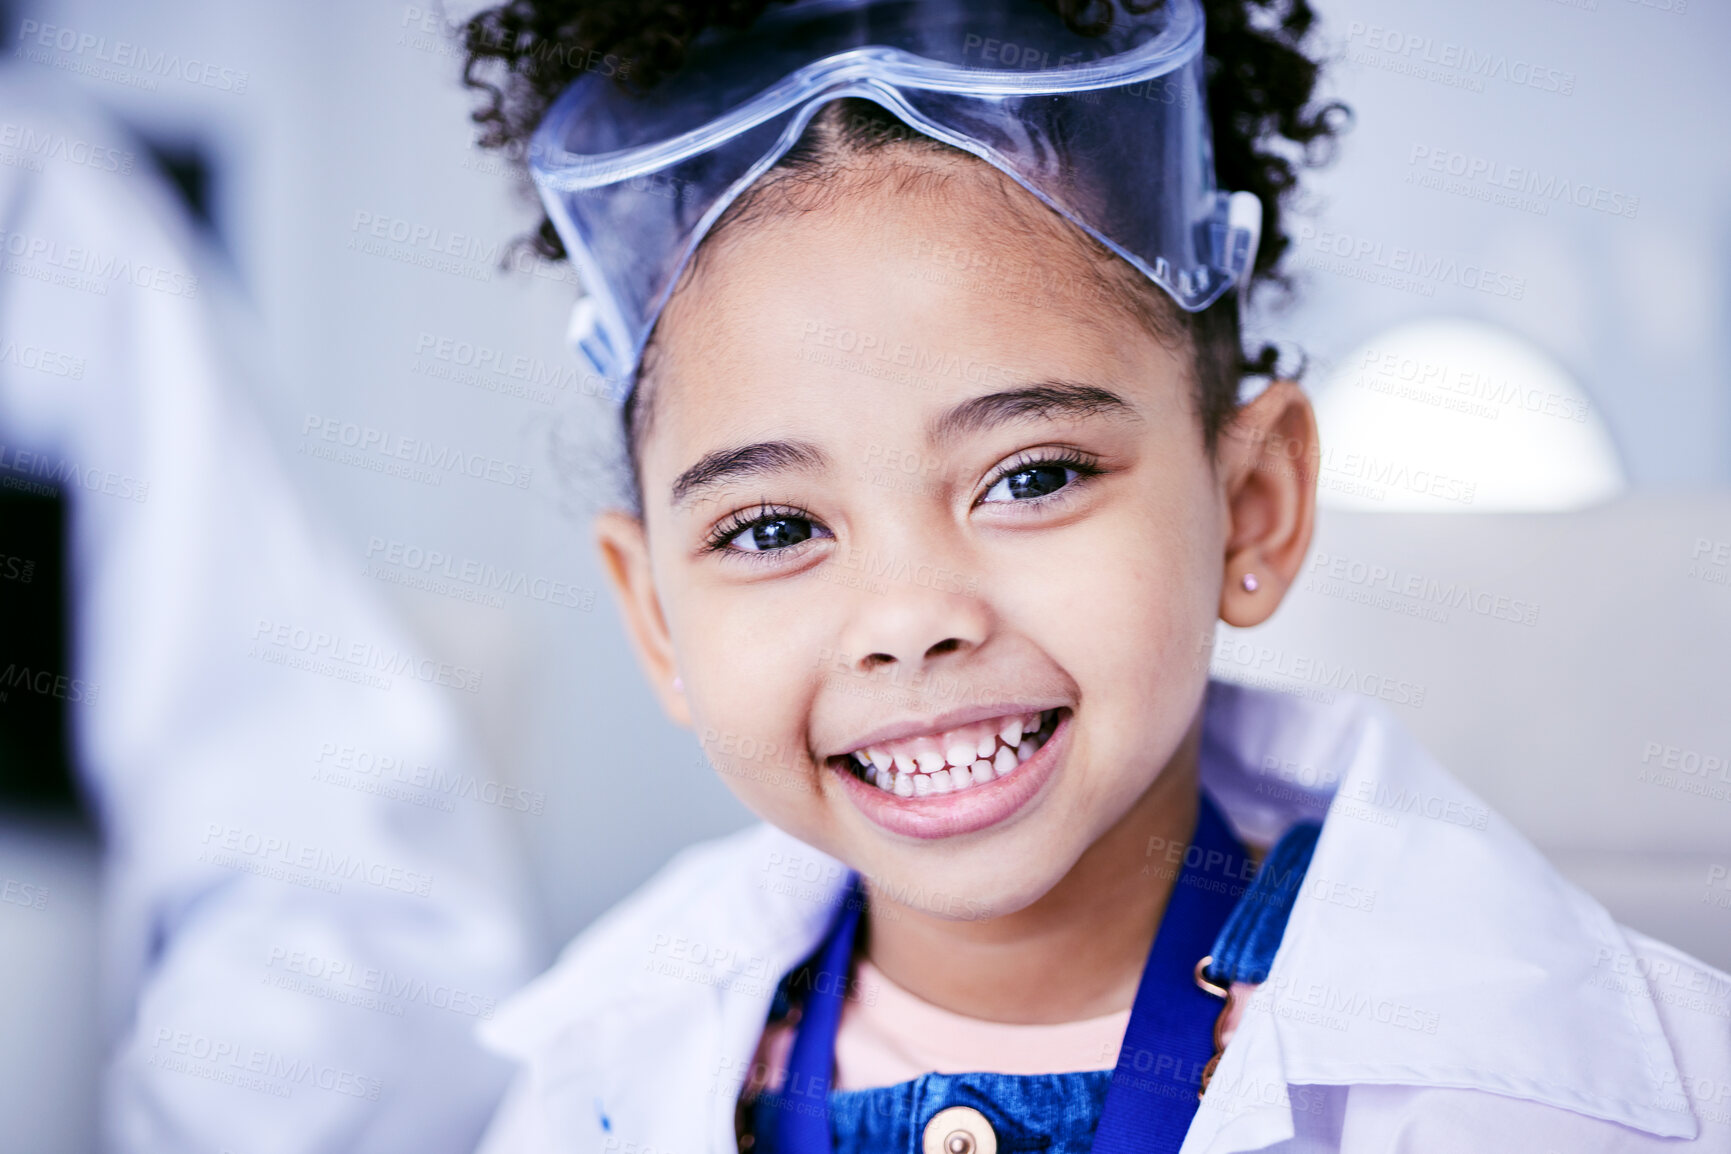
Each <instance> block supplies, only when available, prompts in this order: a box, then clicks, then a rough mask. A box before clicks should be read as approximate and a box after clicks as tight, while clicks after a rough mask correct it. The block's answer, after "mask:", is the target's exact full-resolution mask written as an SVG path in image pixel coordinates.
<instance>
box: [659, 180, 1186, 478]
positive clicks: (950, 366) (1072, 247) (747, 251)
mask: <svg viewBox="0 0 1731 1154" xmlns="http://www.w3.org/2000/svg"><path fill="white" fill-rule="evenodd" d="M838 179H839V180H842V181H849V182H850V183H849V185H848V186H846V187H843V188H836V189H831V190H826V192H827V195H825V196H824V197H823V198H822V201H821V203H820V204H819V205H818V206H817V207H810V206H804V207H796V208H794V209H791V210H785V209H784V210H776V209H775V208H774V207H772V208H771V210H770V211H766V212H762V213H760V214H757V215H755V217H754V219H751V220H750V221H749V222H747V223H745V224H744V225H743V226H741V227H735V228H732V229H730V230H729V231H727V232H725V233H723V234H722V235H720V236H719V237H717V238H715V239H717V240H718V241H719V242H720V243H718V244H716V245H714V247H713V248H711V249H710V250H709V251H707V252H706V253H705V255H704V259H703V260H702V261H701V262H700V264H699V265H697V266H696V267H694V269H693V270H692V272H691V274H690V275H688V277H687V278H686V280H685V282H684V283H682V284H681V286H680V289H679V291H678V292H677V293H676V294H675V295H674V298H673V300H672V301H671V302H670V304H669V306H668V308H667V310H666V311H665V313H664V314H663V317H662V320H661V323H660V325H659V326H658V328H657V330H656V338H655V339H656V345H657V348H656V354H655V357H654V360H653V364H652V370H651V375H652V380H651V381H650V388H651V389H652V391H653V395H654V399H653V402H652V404H653V408H654V418H653V422H652V425H653V431H652V434H651V437H650V444H649V445H648V446H646V452H645V454H644V457H645V463H646V464H648V463H649V461H650V459H651V458H653V457H654V456H656V455H657V454H656V452H655V449H656V444H657V443H662V444H664V445H668V446H669V447H671V445H673V444H679V445H682V446H683V448H682V449H681V450H680V452H681V454H682V455H683V454H686V453H689V452H690V451H691V450H692V448H693V447H694V446H693V444H692V442H693V441H694V440H702V441H722V440H726V439H729V438H731V439H735V440H739V439H747V438H750V439H756V438H759V437H761V436H763V435H766V434H771V433H773V434H783V435H787V434H793V433H796V432H803V431H811V430H813V429H821V428H822V427H823V426H826V425H827V426H830V427H832V428H836V427H839V428H843V429H849V430H853V431H856V432H857V431H858V430H859V429H860V428H862V427H864V426H870V427H873V428H876V429H879V430H880V431H882V430H884V429H885V428H886V427H888V426H891V425H895V424H897V423H900V424H903V425H909V426H911V425H912V424H914V423H918V422H924V421H926V420H928V419H929V417H930V415H931V414H932V413H933V412H936V411H940V410H942V409H945V408H948V407H951V406H953V405H954V404H956V403H957V402H958V401H961V400H965V399H967V398H968V397H970V396H975V395H979V394H981V393H985V392H990V391H993V389H994V388H1007V387H1014V386H1015V385H1017V384H1027V383H1030V382H1034V381H1040V380H1069V381H1086V382H1088V383H1091V384H1096V385H1101V386H1103V387H1110V388H1114V389H1115V391H1120V392H1121V393H1134V394H1136V396H1135V398H1134V403H1136V405H1137V407H1138V408H1139V409H1143V410H1144V411H1149V410H1158V409H1160V408H1163V407H1167V406H1168V405H1183V404H1184V403H1185V398H1184V396H1183V394H1185V393H1186V392H1187V390H1186V389H1184V388H1182V387H1175V386H1181V385H1182V384H1183V382H1184V381H1185V380H1187V379H1188V372H1187V367H1186V365H1185V363H1184V361H1183V359H1182V358H1180V357H1179V356H1178V355H1176V354H1175V353H1174V351H1173V350H1171V349H1169V348H1167V347H1166V346H1165V345H1164V344H1162V343H1161V342H1160V341H1159V340H1158V339H1157V338H1156V336H1155V335H1154V334H1153V333H1152V331H1151V330H1150V329H1149V327H1148V326H1147V325H1146V324H1144V323H1142V322H1140V321H1139V320H1138V318H1137V317H1136V316H1134V315H1133V313H1132V311H1131V309H1130V308H1129V307H1128V306H1127V305H1126V304H1125V302H1124V300H1123V298H1122V295H1121V294H1119V293H1115V292H1114V291H1113V289H1112V287H1111V283H1110V281H1109V280H1108V279H1107V274H1106V272H1105V270H1103V269H1102V268H1101V267H1100V265H1099V263H1098V261H1099V258H1098V257H1096V256H1095V255H1094V254H1093V253H1091V252H1090V251H1089V250H1088V249H1087V247H1086V246H1085V245H1084V244H1082V243H1079V241H1078V240H1077V239H1076V238H1074V237H1072V236H1070V235H1067V234H1066V232H1065V231H1064V230H1067V229H1070V228H1071V227H1072V226H1070V225H1068V224H1067V223H1065V222H1063V221H1062V220H1061V219H1060V218H1058V217H1057V216H1056V214H1053V213H1051V212H1050V211H1049V210H1047V209H1046V208H1045V207H1044V206H1043V205H1040V204H1039V203H1038V202H1037V201H1035V200H1034V199H1033V198H1032V196H1031V195H1029V194H1028V193H1026V192H1025V191H1024V190H1022V189H1021V188H1020V187H1019V186H1016V185H1014V184H1013V183H1012V182H1010V181H1009V180H1008V178H1005V177H1003V176H1002V174H999V173H998V172H997V170H995V169H992V168H990V167H989V166H986V165H984V164H983V163H980V162H977V161H973V160H971V158H970V159H968V160H966V161H962V162H953V163H952V164H951V165H950V168H949V170H947V171H939V172H935V173H934V172H930V171H926V172H917V171H916V172H911V173H905V174H898V173H896V172H890V173H888V174H883V173H878V174H873V176H872V177H871V178H869V179H868V178H862V177H857V176H852V177H850V176H848V175H842V176H840V177H838ZM1004 186H1008V187H1007V188H1006V187H1004ZM1017 198H1021V200H1018V199H1017ZM1023 201H1025V203H1023ZM1109 259H1115V258H1109ZM668 464H669V466H670V467H672V468H675V469H677V468H679V467H681V466H680V465H679V464H678V463H677V462H669V463H668Z"/></svg>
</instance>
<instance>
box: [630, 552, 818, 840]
mask: <svg viewBox="0 0 1731 1154" xmlns="http://www.w3.org/2000/svg"><path fill="white" fill-rule="evenodd" d="M663 610H664V612H666V614H667V623H668V629H669V632H670V634H671V636H672V638H673V645H674V651H675V652H676V653H677V655H678V660H679V668H680V676H681V677H683V678H684V680H685V685H686V694H687V698H688V700H689V701H690V703H691V706H692V715H693V721H694V723H695V725H696V729H697V734H698V738H699V741H700V743H701V744H702V746H703V752H704V754H705V756H706V757H707V758H708V759H709V762H710V764H711V765H712V766H713V767H714V768H715V770H716V771H717V772H718V773H719V774H721V777H722V780H723V782H724V783H725V784H726V785H727V786H728V788H729V789H731V790H732V791H733V792H734V794H735V795H736V796H738V797H739V798H740V800H741V801H743V802H745V803H746V805H747V806H749V807H750V808H751V809H752V810H753V811H754V812H755V813H757V814H759V815H760V816H763V817H765V818H769V819H771V820H775V821H777V822H778V823H786V824H787V826H788V828H789V829H790V830H793V831H795V832H796V833H797V831H798V827H799V825H801V824H803V823H801V822H799V820H798V814H799V813H800V812H801V811H802V810H803V809H805V808H806V807H809V806H810V804H811V803H812V802H813V801H814V800H816V799H817V796H818V795H817V793H816V789H815V767H814V766H813V764H812V762H811V759H810V755H809V750H808V749H807V746H806V734H805V728H804V724H803V722H804V719H805V717H806V715H807V712H808V710H809V708H810V704H811V699H812V695H813V692H814V689H815V687H816V686H817V684H818V683H819V680H820V679H821V677H822V675H823V669H824V666H825V663H826V662H833V660H834V656H833V654H832V653H830V652H829V651H828V650H826V649H825V648H824V646H823V641H822V633H821V628H820V622H819V621H818V620H817V618H816V615H815V614H814V613H813V612H812V611H811V610H810V608H809V607H807V608H806V609H805V610H803V611H802V610H801V607H800V606H799V605H798V604H796V603H793V602H792V599H791V598H788V597H783V596H765V595H763V591H762V590H761V589H740V588H737V587H734V588H717V587H713V586H710V587H706V586H705V585H704V584H703V583H701V582H690V583H685V584H683V585H681V586H679V587H676V588H673V589H670V590H669V591H668V594H667V595H665V596H664V600H663Z"/></svg>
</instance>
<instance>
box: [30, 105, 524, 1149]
mask: <svg viewBox="0 0 1731 1154" xmlns="http://www.w3.org/2000/svg"><path fill="white" fill-rule="evenodd" d="M45 76H46V74H34V75H30V76H17V75H12V76H0V121H3V122H4V127H3V133H4V135H3V138H0V157H3V158H4V159H5V160H6V163H5V164H4V165H3V166H0V260H3V261H4V270H3V271H4V275H0V484H8V485H13V486H15V487H16V486H30V485H37V484H42V483H55V484H58V485H59V486H60V487H61V489H62V490H63V492H64V493H65V494H66V496H67V498H68V500H69V501H70V504H71V529H70V533H69V539H70V552H71V557H70V572H71V574H72V580H73V588H72V591H71V596H70V605H71V607H72V614H73V618H74V620H73V627H74V643H75V644H74V658H73V668H72V669H71V670H70V671H61V672H64V673H67V674H68V675H69V676H71V677H73V678H76V680H77V683H78V684H80V685H81V686H82V687H83V688H84V689H85V690H86V691H87V692H84V693H82V694H81V695H80V699H79V700H78V701H76V702H69V704H68V712H69V713H70V714H71V716H72V718H73V723H74V727H75V728H74V736H75V745H76V750H77V760H78V764H79V769H80V773H81V777H82V780H83V785H84V787H85V790H86V792H87V794H88V796H89V798H90V800H91V802H92V803H93V805H94V808H95V809H96V811H97V815H98V817H99V818H100V822H101V829H102V834H103V838H104V845H105V891H106V909H105V930H106V951H107V956H106V958H105V975H106V982H105V990H104V996H105V1003H106V1004H105V1016H106V1019H107V1022H106V1024H107V1027H108V1039H109V1042H110V1046H111V1061H110V1064H109V1067H108V1070H107V1073H106V1085H105V1104H104V1111H105V1117H104V1131H105V1134H106V1141H107V1144H108V1146H109V1147H110V1148H111V1149H113V1150H117V1151H126V1152H128V1154H132V1152H137V1154H143V1152H146V1151H152V1152H155V1151H161V1152H163V1154H168V1152H173V1154H185V1152H189V1151H211V1152H213V1154H214V1152H216V1151H222V1150H232V1151H236V1152H244V1154H267V1152H279V1151H280V1152H289V1151H306V1152H311V1151H338V1150H340V1151H378V1152H393V1154H395V1152H398V1151H409V1150H413V1151H417V1152H418V1154H426V1152H430V1151H449V1152H451V1154H456V1152H458V1151H466V1150H469V1149H471V1148H472V1146H473V1143H474V1140H475V1138H476V1136H477V1135H478V1133H479V1131H480V1128H481V1127H482V1125H483V1124H484V1122H485V1119H486V1118H487V1116H488V1114H489V1113H490V1112H491V1109H492V1106H493V1103H494V1101H495V1099H496V1097H497V1095H498V1094H499V1092H500V1089H501V1088H502V1085H503V1080H504V1077H505V1069H506V1068H505V1066H504V1064H503V1063H501V1062H500V1060H499V1059H497V1058H496V1057H493V1056H491V1055H489V1054H486V1053H485V1052H484V1051H482V1050H481V1049H480V1048H479V1047H478V1046H477V1045H475V1044H474V1042H473V1041H472V1030H473V1026H474V1024H475V1022H476V1021H477V1020H478V1019H479V1018H482V1017H485V1016H487V1015H489V1014H490V1013H491V1010H492V1007H493V1005H494V1004H495V1003H496V1002H497V1000H498V999H500V998H502V997H503V996H504V995H506V994H507V993H508V992H510V991H511V990H512V989H513V988H514V987H515V986H516V985H518V984H519V983H520V982H521V981H522V980H523V979H524V978H525V977H526V976H527V973H528V972H530V967H531V958H532V956H533V954H534V952H535V950H534V947H533V945H532V943H531V941H530V935H529V934H528V933H527V932H526V930H525V918H524V916H523V909H524V903H523V901H522V894H523V892H524V890H523V886H522V882H521V878H520V877H519V870H518V867H517V865H516V860H515V858H514V857H513V855H512V853H511V851H510V847H509V846H508V844H507V841H506V834H505V832H504V830H503V829H502V828H501V825H500V821H501V819H502V817H503V816H504V815H503V813H502V812H501V810H500V809H499V808H498V806H496V805H491V806H490V805H488V804H486V798H489V797H490V798H493V799H495V800H496V799H497V798H499V797H500V796H503V795H501V794H500V793H499V791H497V790H487V789H471V788H468V787H469V786H472V785H473V784H474V783H475V782H477V781H480V782H486V781H487V780H488V773H487V770H486V769H485V767H483V766H482V765H480V764H479V763H478V759H477V757H476V755H475V752H474V751H473V750H472V749H471V748H470V747H469V745H468V743H467V742H466V741H465V739H464V737H463V736H462V734H461V733H460V732H459V726H458V724H457V722H456V720H455V717H454V712H455V711H454V709H453V705H452V701H451V695H452V694H453V693H454V692H460V691H461V690H460V689H453V688H451V687H450V686H449V685H448V684H439V683H438V682H439V681H441V680H443V681H449V680H451V679H449V678H440V677H438V676H436V675H434V676H432V677H428V678H425V679H423V677H422V676H421V675H422V674H423V673H424V672H425V671H426V670H427V669H428V668H433V667H432V666H430V665H429V664H428V663H425V662H419V661H417V662H413V663H410V664H404V663H403V662H400V661H399V662H396V663H395V672H392V671H390V670H389V669H387V670H385V671H384V672H380V671H379V669H378V668H376V667H375V668H372V669H370V670H368V671H366V676H365V677H361V676H359V675H358V674H357V672H356V669H357V667H356V666H355V665H353V664H352V663H349V662H345V661H343V660H334V661H332V660H326V661H318V660H309V659H307V658H306V655H305V654H303V653H301V652H300V651H298V650H297V648H296V640H295V639H296V638H297V637H298V636H300V634H301V632H303V631H305V632H310V633H316V634H322V635H326V636H331V637H340V638H344V639H348V640H349V641H350V642H351V643H358V644H361V645H363V646H365V647H366V648H365V649H364V653H365V654H366V655H368V656H367V658H366V660H370V659H371V655H375V654H379V653H384V654H394V653H403V654H410V653H412V652H413V647H412V645H411V644H410V643H409V642H408V641H407V640H406V639H405V638H403V637H402V636H401V635H400V633H399V631H398V629H397V627H396V626H395V625H393V623H392V622H391V621H390V620H389V619H388V618H387V616H386V615H385V614H384V613H383V612H382V611H381V608H380V606H379V605H378V604H377V602H376V601H375V600H374V598H373V597H372V596H371V595H370V594H369V592H368V591H367V590H365V589H364V588H362V587H361V584H360V580H359V573H358V569H359V566H358V565H357V564H355V563H354V562H352V561H347V562H346V561H345V560H344V559H343V558H342V557H340V556H339V555H337V554H335V553H334V552H333V551H331V550H330V549H328V548H326V547H325V545H324V544H323V543H322V542H321V541H320V539H319V538H318V536H317V534H315V533H314V532H313V531H312V530H311V528H310V527H309V525H308V523H307V521H306V520H305V518H304V515H303V513H302V511H301V509H300V507H299V505H298V503H297V501H296V498H295V494H294V493H293V492H292V490H291V488H290V486H289V484H288V483H287V480H286V478H285V476H284V474H283V472H282V469H281V468H280V466H279V464H278V463H277V460H276V457H275V453H274V449H273V446H272V445H271V444H270V443H269V441H268V440H267V438H266V437H265V435H264V434H263V431H262V429H261V428H260V427H259V425H258V424H257V423H256V421H255V419H254V418H253V417H252V416H251V415H250V413H249V412H248V411H247V408H246V405H245V403H244V396H243V394H244V390H243V389H239V388H237V387H236V386H237V381H236V379H235V377H236V375H237V373H238V372H240V371H241V370H240V369H239V368H238V367H237V365H238V362H237V360H236V358H234V357H233V356H231V355H229V354H228V353H227V352H225V351H224V347H223V346H224V339H225V338H228V337H232V335H233V333H232V330H230V329H229V327H228V325H227V322H226V321H224V320H222V319H221V316H222V313H221V310H219V309H217V308H216V307H215V302H214V301H213V300H212V289H213V283H212V281H211V279H210V276H209V269H208V267H207V266H205V265H204V264H203V262H202V260H201V258H200V256H199V253H198V245H197V244H195V243H194V240H193V237H192V234H191V232H190V226H189V224H188V221H187V219H186V215H185V213H184V212H183V211H182V210H181V208H180V207H179V205H178V202H177V201H176V200H175V198H174V197H173V196H172V195H171V194H170V193H169V192H168V191H167V190H166V189H165V187H164V186H163V185H162V184H161V183H160V181H159V180H157V179H156V178H155V177H154V176H153V175H152V174H151V172H150V171H149V167H150V166H149V162H148V158H147V157H146V156H145V155H143V153H142V151H141V150H140V149H139V147H138V146H137V145H136V144H135V143H133V142H131V141H129V140H128V139H127V138H126V137H125V136H124V134H122V133H121V132H119V131H118V130H117V129H116V128H115V126H114V125H112V124H111V123H108V122H106V121H104V120H103V119H102V118H101V117H99V116H97V115H95V114H93V113H91V112H90V111H88V110H85V109H80V108H77V107H76V101H75V100H72V99H71V98H69V97H68V95H67V94H66V93H65V92H63V91H61V90H59V88H58V86H57V85H56V84H55V83H54V82H53V81H52V80H51V79H45ZM285 630H286V632H285ZM355 652H363V651H361V650H357V651H355ZM385 686H388V688H385ZM381 766H394V767H400V766H409V767H417V768H416V772H411V773H408V774H404V773H403V772H401V771H400V770H397V769H393V770H392V771H391V772H389V773H386V772H382V771H381ZM425 767H431V769H432V770H433V771H436V775H437V776H435V775H434V774H430V773H421V774H420V776H421V777H422V778H423V779H425V780H427V781H437V782H438V783H440V784H441V785H443V786H445V787H449V785H450V783H453V782H455V783H461V784H458V785H457V786H456V789H455V791H453V790H451V789H449V788H446V792H445V793H443V794H440V793H439V792H438V788H439V787H438V786H435V787H434V788H433V789H432V790H429V789H427V788H421V787H420V786H419V785H417V784H416V782H415V777H416V773H417V772H419V771H420V769H422V768H425ZM92 1076H93V1077H94V1076H96V1072H94V1071H93V1072H92Z"/></svg>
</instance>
